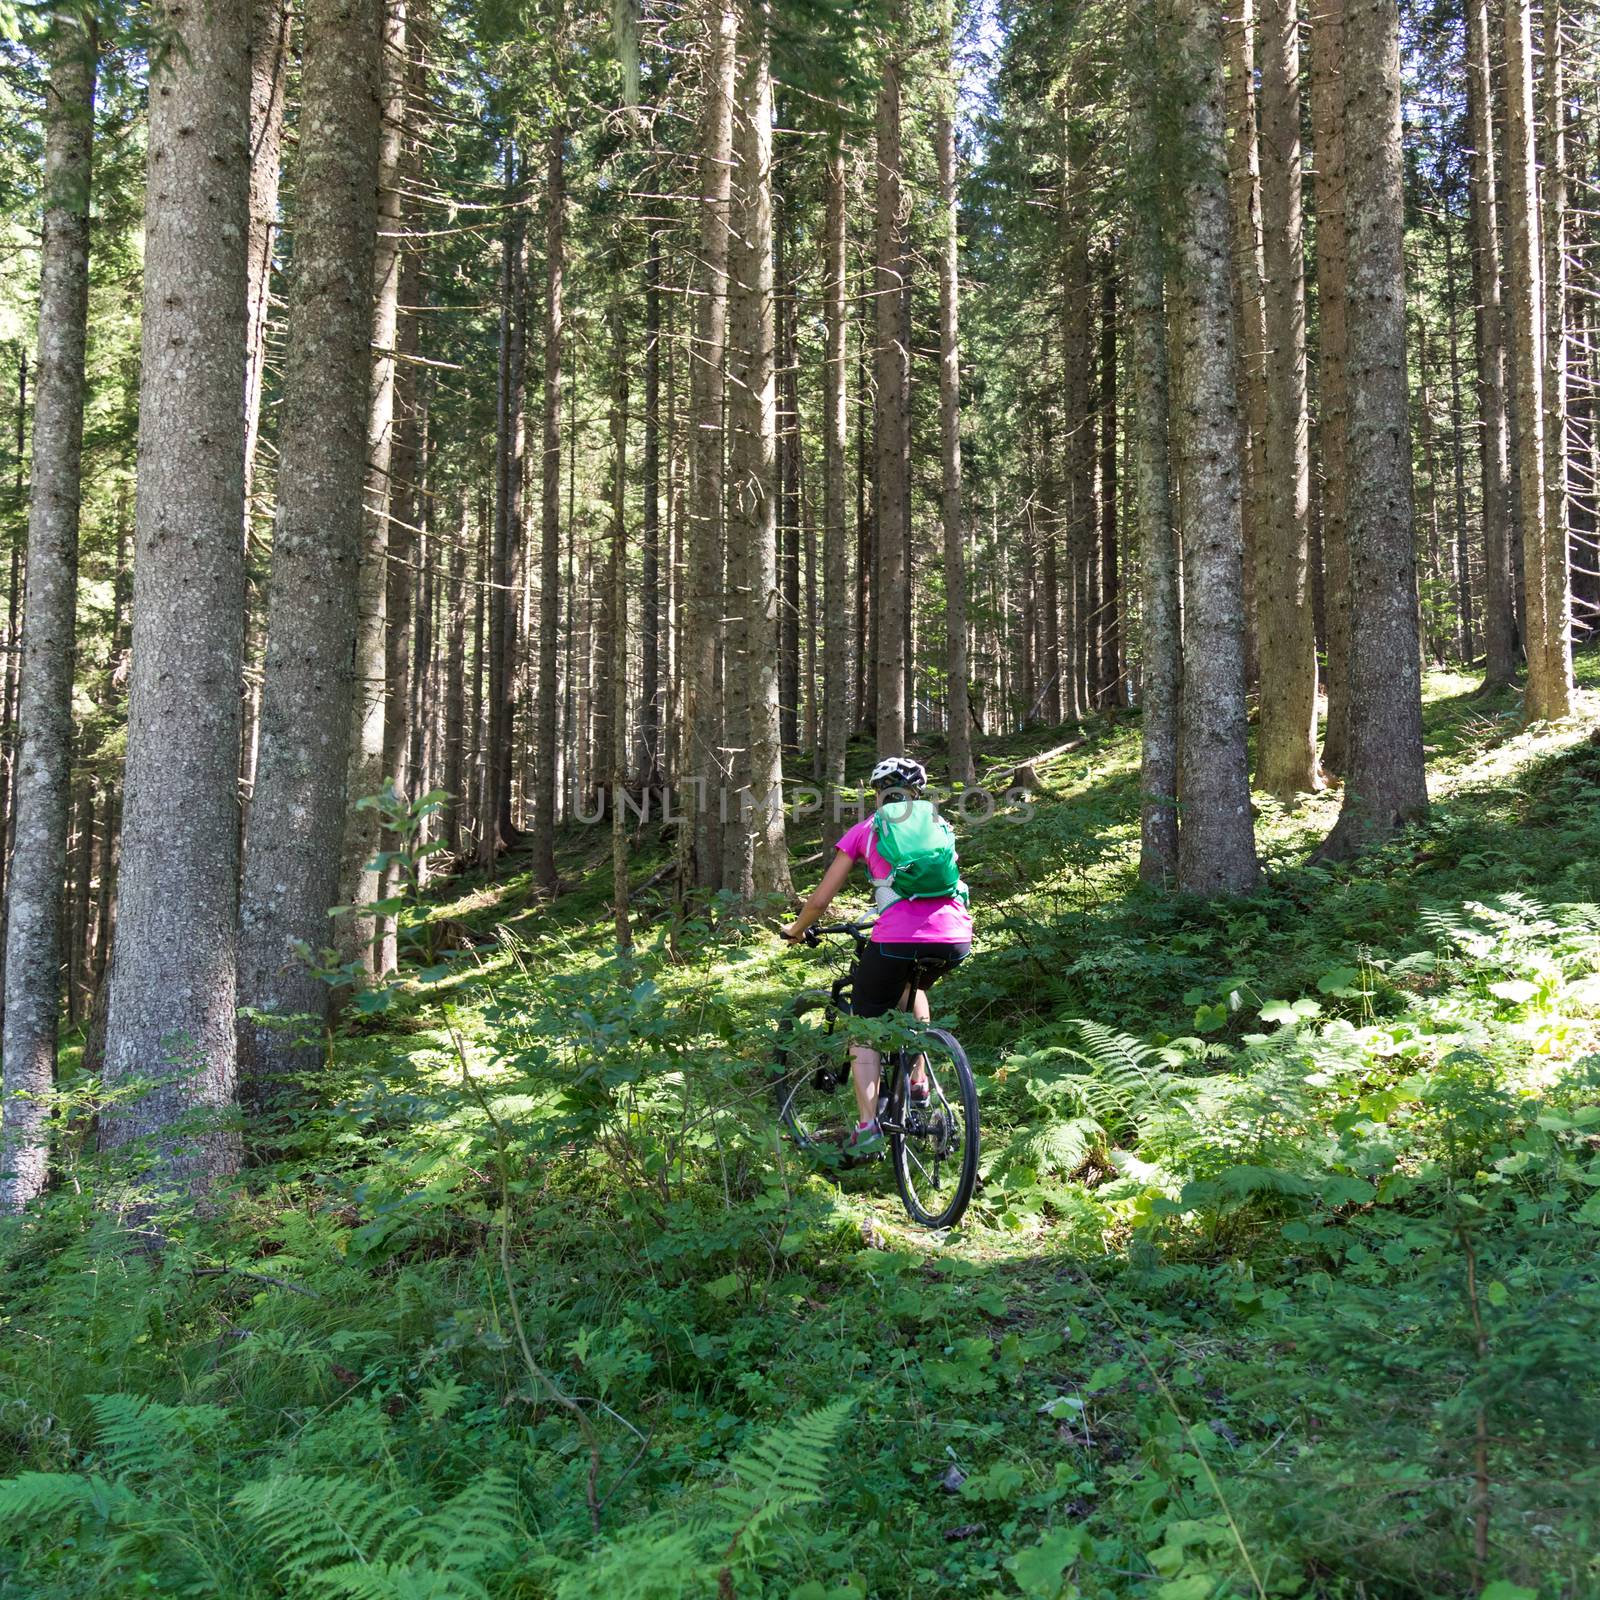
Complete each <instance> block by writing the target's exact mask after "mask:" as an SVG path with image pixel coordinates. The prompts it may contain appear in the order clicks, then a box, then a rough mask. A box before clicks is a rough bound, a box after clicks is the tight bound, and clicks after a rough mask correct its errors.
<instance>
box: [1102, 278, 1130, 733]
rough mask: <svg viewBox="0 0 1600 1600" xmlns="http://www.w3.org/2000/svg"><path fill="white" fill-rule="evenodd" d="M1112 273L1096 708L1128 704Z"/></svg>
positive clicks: (1108, 282) (1105, 355)
mask: <svg viewBox="0 0 1600 1600" xmlns="http://www.w3.org/2000/svg"><path fill="white" fill-rule="evenodd" d="M1117 520H1118V519H1117V269H1116V264H1115V262H1114V261H1113V260H1112V258H1111V257H1110V256H1109V255H1108V256H1107V257H1106V260H1105V262H1104V263H1103V265H1102V266H1101V269H1100V545H1099V551H1100V570H1099V575H1098V584H1097V589H1098V593H1099V599H1100V605H1099V625H1098V627H1097V628H1096V630H1095V639H1096V642H1097V644H1098V646H1099V661H1098V664H1097V667H1096V670H1095V673H1094V678H1095V685H1094V690H1095V704H1096V705H1097V706H1101V707H1107V706H1120V705H1125V704H1127V701H1126V698H1125V696H1124V693H1123V677H1122V620H1121V607H1122V597H1121V593H1120V583H1119V579H1118V576H1117Z"/></svg>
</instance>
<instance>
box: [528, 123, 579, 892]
mask: <svg viewBox="0 0 1600 1600" xmlns="http://www.w3.org/2000/svg"><path fill="white" fill-rule="evenodd" d="M566 140H567V123H566V114H565V109H564V108H562V109H560V110H558V112H557V115H556V118H555V122H554V125H553V126H552V127H551V129H550V134H549V143H548V146H547V148H546V151H545V185H544V203H545V225H544V226H545V236H544V254H545V262H544V272H545V280H544V411H543V419H542V435H541V438H542V447H541V451H540V457H539V687H538V700H539V704H538V714H537V717H536V724H537V725H536V728H535V733H534V744H535V748H536V750H537V754H538V765H537V766H536V768H535V771H534V784H535V788H534V800H533V873H534V877H535V878H536V879H537V880H538V882H539V884H540V885H541V886H542V887H543V888H544V889H545V890H546V891H547V892H548V893H551V894H554V893H555V892H556V890H557V889H558V888H559V887H560V879H559V878H558V876H557V873H556V786H557V782H558V779H559V762H558V760H557V744H556V737H557V727H556V660H557V651H558V649H559V647H560V633H561V402H562V393H561V391H562V385H563V382H564V376H565V375H564V374H563V372H562V362H561V356H562V350H561V340H562V338H563V336H564V332H565V299H564V297H565V292H566V270H567V177H566ZM568 605H569V609H570V607H571V596H570V595H569V596H568Z"/></svg>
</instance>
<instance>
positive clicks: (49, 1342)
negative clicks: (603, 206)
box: [0, 653, 1600, 1600]
mask: <svg viewBox="0 0 1600 1600" xmlns="http://www.w3.org/2000/svg"><path fill="white" fill-rule="evenodd" d="M1582 670H1583V675H1584V676H1585V678H1586V679H1587V681H1588V683H1589V685H1590V687H1591V689H1592V688H1594V687H1596V686H1600V658H1596V656H1595V655H1593V654H1592V653H1591V654H1590V655H1589V656H1587V657H1586V658H1585V659H1584V661H1583V663H1582ZM1471 688H1472V685H1471V683H1470V682H1469V680H1467V679H1465V678H1459V677H1447V676H1434V677H1432V678H1431V679H1430V680H1429V683H1428V695H1429V701H1428V709H1427V737H1428V741H1429V751H1430V777H1431V788H1432V792H1433V795H1434V801H1435V804H1434V810H1433V814H1432V816H1431V818H1430V820H1429V821H1428V822H1427V823H1426V824H1425V825H1423V826H1421V827H1419V828H1417V829H1415V830H1413V831H1412V832H1410V833H1408V834H1407V835H1406V836H1405V837H1404V838H1403V839H1400V840H1397V841H1396V842H1395V843H1394V844H1393V845H1392V846H1389V847H1387V848H1385V849H1383V850H1380V851H1378V852H1376V853H1374V854H1373V855H1372V856H1370V857H1368V858H1367V859H1365V860H1363V861H1361V862H1359V863H1356V864H1354V865H1352V866H1344V867H1336V868H1335V867H1323V866H1312V865H1308V864H1307V863H1308V856H1309V853H1310V850H1311V847H1312V846H1313V845H1314V844H1315V842H1316V841H1317V840H1318V839H1319V838H1320V837H1321V836H1322V835H1323V834H1324V833H1325V831H1326V829H1327V828H1328V826H1329V825H1330V823H1331V821H1332V818H1333V816H1334V814H1335V812H1336V810H1337V796H1336V795H1324V796H1319V797H1317V798H1315V799H1312V800H1309V801H1308V802H1306V803H1305V804H1303V805H1301V806H1299V807H1297V808H1294V809H1284V808H1278V807H1269V808H1268V809H1266V810H1264V811H1263V814H1262V815H1261V817H1260V836H1261V840H1262V844H1263V848H1264V851H1265V854H1266V857H1267V861H1268V868H1269V870H1268V874H1267V881H1266V884H1265V886H1264V887H1263V888H1262V890H1261V891H1260V892H1259V893H1258V894H1257V895H1256V896H1254V897H1252V898H1251V899H1249V900H1247V901H1243V902H1237V903H1231V904H1226V905H1202V904H1195V903H1186V902H1183V901H1178V900H1172V899H1166V898H1162V897H1159V896H1155V895H1152V894H1149V893H1148V892H1146V891H1144V890H1142V889H1140V887H1139V886H1138V884H1137V882H1136V875H1135V872H1134V864H1135V859H1136V853H1137V835H1138V816H1137V811H1138V794H1137V761H1138V734H1137V720H1136V719H1124V720H1123V721H1122V722H1121V723H1120V724H1119V725H1108V724H1104V723H1097V724H1095V725H1094V726H1093V727H1091V728H1090V729H1089V730H1088V733H1087V737H1086V739H1085V741H1084V742H1083V743H1082V744H1081V745H1080V746H1078V747H1077V748H1075V749H1071V750H1068V751H1066V752H1065V753H1063V754H1060V755H1058V756H1056V757H1055V758H1054V759H1052V760H1050V761H1049V762H1048V763H1045V764H1044V765H1042V767H1041V769H1040V772H1041V778H1042V781H1043V787H1042V789H1041V791H1040V792H1039V793H1038V795H1037V796H1036V798H1035V800H1034V802H1033V803H1032V804H1030V805H1029V806H1028V807H1027V808H1026V809H1025V810H1024V811H1017V809H1016V808H1010V809H1009V810H1007V811H1004V812H1003V815H1002V816H1001V817H997V818H996V820H994V821H992V822H990V823H989V824H988V825H986V826H976V825H975V826H973V827H971V828H970V829H968V830H967V831H966V832H965V834H964V836H963V838H962V843H961V848H962V858H963V870H964V872H965V874H966V876H967V879H968V881H969V883H970V884H971V886H972V890H973V899H974V905H975V908H976V911H977V915H978V924H979V931H980V943H979V947H978V949H977V951H976V952H975V954H974V956H973V958H972V959H971V960H970V961H969V962H968V963H967V964H966V965H965V966H964V967H963V968H961V969H960V970H959V971H958V972H957V973H956V974H954V975H953V976H952V977H951V978H949V979H948V980H947V981H946V982H945V983H943V984H941V985H940V987H939V988H938V989H937V990H936V991H935V1011H936V1015H939V1016H943V1017H947V1018H949V1019H951V1020H952V1022H953V1024H954V1025H955V1026H956V1027H957V1028H958V1030H959V1032H960V1034H961V1036H962V1038H963V1040H964V1041H965V1042H966V1044H967V1047H968V1050H969V1053H970V1055H971V1057H972V1059H973V1062H974V1065H975V1067H976V1069H977V1072H978V1076H979V1085H980V1095H981V1100H982V1107H983V1120H984V1154H983V1166H982V1181H981V1184H980V1188H979V1190H978V1194H977V1197H976V1199H975V1201H974V1203H973V1205H972V1208H971V1210H970V1211H969V1213H968V1216H967V1218H966V1219H965V1221H964V1222H963V1224H962V1226H961V1227H960V1228H959V1229H958V1230H956V1231H954V1232H952V1233H950V1234H948V1235H945V1236H934V1235H930V1234H927V1233H924V1232H921V1231H919V1230H917V1229H915V1228H913V1227H912V1226H910V1225H909V1224H908V1222H907V1220H906V1217H905V1214H904V1212H903V1211H902V1210H901V1209H900V1206H899V1203H898V1199H897V1198H896V1196H895V1195H894V1192H893V1187H892V1182H891V1180H890V1177H889V1174H888V1173H887V1171H885V1170H882V1169H881V1168H874V1169H870V1170H867V1171H864V1172H859V1173H852V1174H849V1175H847V1176H846V1177H845V1178H844V1179H843V1181H842V1186H841V1184H839V1183H838V1182H836V1181H835V1180H833V1179H830V1178H829V1177H828V1176H827V1175H825V1174H822V1173H813V1172H807V1171H805V1170H803V1169H802V1168H801V1167H800V1166H799V1165H798V1164H797V1163H796V1161H795V1160H794V1158H793V1157H792V1156H789V1155H785V1154H784V1153H783V1151H782V1149H781V1147H780V1146H779V1145H778V1143H777V1142H776V1140H775V1138H774V1131H773V1126H772V1120H771V1114H770V1106H769V1101H768V1097H767V1095H766V1093H765V1091H764V1086H763V1083H762V1067H763V1064H764V1062H765V1060H766V1057H767V1053H768V1051H769V1050H770V1048H771V1043H772V1038H773V1028H774V1024H775V1019H776V1017H777V1015H778V1013H779V1011H780V1009H781V1008H782V1007H783V1005H784V1004H785V1003H786V1001H787V999H788V997H789V996H790V995H792V994H793V993H794V992H796V991H797V990H798V989H799V988H801V987H802V986H804V985H805V984H807V983H811V982H814V981H815V980H816V979H817V978H818V977H819V976H822V975H823V973H824V970H825V969H824V968H823V963H822V958H821V957H818V956H815V955H812V954H809V953H807V954H801V955H796V954H795V953H793V952H789V951H787V950H785V949H783V948H781V947H779V946H778V945H777V943H776V941H775V940H774V939H773V938H772V936H771V935H770V933H768V932H766V931H764V930H763V929H762V928H760V927H759V926H758V925H756V924H754V923H751V922H737V921H735V920H733V919H732V918H731V917H729V916H728V915H727V914H726V912H725V908H713V910H712V911H711V912H710V913H708V915H707V917H706V918H705V919H703V920H701V921H697V922H696V923H694V924H692V925H691V926H690V927H689V928H688V929H687V930H685V932H684V935H683V938H682V940H681V943H680V948H679V950H678V952H677V955H676V957H675V958H673V957H671V956H670V955H669V952H668V950H667V928H668V921H669V918H668V915H667V913H668V909H669V908H668V906H667V904H666V901H665V899H664V897H663V896H664V891H662V890H660V889H658V888H644V887H642V886H644V885H647V884H648V883H650V881H651V880H652V879H653V878H654V877H655V876H656V875H657V873H658V871H659V869H660V867H661V866H662V864H663V863H664V862H665V860H666V857H667V849H668V845H667V841H666V839H665V837H664V836H662V835H659V834H658V833H657V832H656V831H655V830H648V831H647V832H646V833H645V834H644V835H643V836H641V837H640V838H638V839H637V840H636V841H635V845H634V849H633V853H632V876H633V880H634V883H635V885H636V886H641V888H640V892H639V893H638V894H637V895H636V913H637V916H638V922H637V926H638V927H639V930H640V945H639V949H638V951H637V952H636V956H635V959H634V961H633V962H632V963H630V964H622V963H619V962H618V961H617V959H616V958H615V957H614V956H613V955H612V954H611V939H612V935H611V930H610V922H609V913H608V909H607V904H606V894H607V889H608V884H609V849H610V841H609V833H608V831H607V830H606V829H605V828H601V827H596V828H588V829H585V828H574V829H573V830H571V833H570V835H569V837H568V838H567V839H566V841H565V843H564V848H563V856H562V868H563V872H564V875H565V876H566V877H567V878H568V880H569V881H570V882H571V884H572V885H573V887H572V889H571V891H570V892H569V893H566V894H564V895H563V896H561V897H560V898H559V899H558V900H557V901H556V902H555V903H554V904H545V903H541V901H540V899H539V897H538V895H537V894H536V893H535V891H534V889H533V887H532V885H531V883H530V881H529V879H528V877H527V875H526V873H525V871H524V870H523V867H524V863H522V862H521V860H520V858H516V857H513V859H512V860H511V861H510V862H509V863H507V864H506V865H505V866H504V867H503V869H502V872H501V873H500V875H499V881H497V882H495V883H492V884H491V883H486V882H483V881H481V880H478V879H474V878H471V877H467V878H462V879H457V880H453V881H451V882H450V883H449V884H447V885H445V886H443V887H441V889H439V890H438V891H437V892H436V893H435V895H434V897H433V898H431V899H429V900H428V901H426V902H425V903H424V904H421V905H419V907H418V908H417V909H416V911H415V913H414V914H413V915H412V916H411V917H410V919H409V926H408V933H409V937H410V940H411V947H410V957H409V963H410V964H409V965H408V966H407V968H406V969H405V971H404V973H403V981H401V982H398V983H396V984H395V985H394V986H392V987H391V988H389V989H387V990H384V991H381V992H379V993H376V994H374V995H373V996H371V997H369V998H368V999H367V1001H366V1002H365V1004H366V1006H367V1008H368V1011H367V1014H365V1015H362V1016H358V1017H356V1018H354V1019H353V1020H352V1021H351V1022H350V1023H348V1024H347V1025H346V1026H344V1027H343V1028H342V1029H341V1030H340V1031H339V1032H338V1033H337V1034H336V1036H335V1037H334V1038H333V1039H332V1040H331V1041H330V1043H329V1051H328V1060H327V1064H326V1066H325V1068H324V1069H323V1070H322V1072H321V1073H320V1074H319V1075H318V1079H317V1083H318V1095H319V1097H320V1109H316V1110H306V1111H300V1112H297V1113H295V1114H294V1115H292V1116H280V1117H279V1118H277V1119H276V1120H275V1122H274V1123H273V1125H272V1128H271V1131H270V1133H269V1134H268V1135H267V1136H265V1137H263V1138H262V1139H261V1140H260V1141H259V1142H258V1143H257V1145H256V1147H255V1149H254V1155H255V1158H256V1164H255V1166H254V1167H253V1169H252V1171H251V1172H250V1174H249V1176H248V1179H247V1181H246V1182H245V1183H244V1184H243V1185H242V1186H241V1188H240V1190H239V1192H238V1194H237V1196H236V1197H235V1199H234V1201H233V1202H232V1203H231V1204H230V1205H228V1206H227V1207H226V1208H225V1209H224V1210H223V1211H222V1213H221V1214H220V1215H218V1216H215V1217H212V1218H210V1219H201V1218H197V1217H193V1216H188V1217H174V1218H173V1219H171V1220H170V1222H169V1224H168V1227H169V1233H170V1237H171V1241H172V1242H171V1244H170V1245H169V1247H168V1249H167V1250H166V1252H165V1253H164V1255H163V1256H162V1257H161V1258H160V1259H158V1260H153V1259H151V1258H149V1257H147V1256H145V1255H141V1254H139V1253H138V1252H133V1251H130V1250H129V1249H127V1248H126V1245H125V1240H124V1239H123V1238H122V1237H121V1236H119V1231H118V1225H117V1223H116V1222H115V1221H113V1220H108V1218H107V1216H106V1214H105V1208H104V1207H103V1206H102V1205H100V1204H98V1203H97V1202H98V1201H99V1199H100V1197H102V1196H103V1195H105V1194H108V1193H114V1192H116V1191H117V1185H118V1184H120V1183H122V1182H125V1181H126V1177H125V1175H119V1174H115V1173H107V1172H105V1171H102V1170H100V1169H99V1168H98V1167H97V1166H96V1165H95V1163H94V1161H93V1160H92V1159H91V1158H90V1156H89V1155H88V1154H87V1153H86V1152H82V1153H79V1154H78V1155H76V1156H75V1157H74V1158H73V1165H72V1166H71V1169H70V1171H69V1173H68V1178H69V1180H70V1181H68V1182H67V1183H66V1184H64V1185H63V1188H62V1192H61V1193H60V1194H59V1195H58V1196H57V1197H56V1198H55V1199H54V1200H53V1201H52V1203H51V1204H50V1205H48V1206H47V1207H46V1208H45V1209H44V1210H43V1212H42V1213H41V1214H40V1215H39V1217H38V1218H37V1219H36V1220H35V1221H34V1222H33V1223H32V1224H31V1225H30V1226H29V1227H28V1228H26V1229H20V1230H19V1229H13V1230H11V1231H9V1232H7V1233H5V1234H0V1476H5V1475H11V1476H9V1477H8V1478H7V1481H5V1482H3V1483H0V1596H4V1597H11V1596H18V1597H21V1596H28V1597H30V1600H35V1597H39V1600H42V1597H47V1596H48V1597H54V1596H63V1597H64V1596H80V1595H82V1596H87V1595H91V1594H92V1595H97V1596H106V1595H116V1596H120V1595H163V1596H165V1595H223V1596H268V1595H280V1594H287V1595H296V1596H298V1595H308V1596H316V1595H349V1596H377V1595H387V1596H408V1597H422V1596H434V1597H440V1600H442V1597H448V1596H466V1595H485V1594H489V1595H494V1596H544V1595H553V1596H560V1597H562V1600H578V1597H583V1596H594V1597H597V1600H598V1597H604V1600H629V1597H639V1600H647V1597H662V1600H667V1597H676V1596H680V1595H684V1596H687V1595H717V1596H719V1597H725V1596H740V1597H750V1596H757V1595H762V1596H773V1597H781V1600H845V1597H848V1596H878V1597H885V1600H887V1597H895V1596H903V1595H917V1596H929V1597H932V1596H957V1595H961V1596H990V1595H993V1596H1015V1595H1018V1594H1021V1595H1026V1596H1034V1597H1045V1600H1049V1597H1058V1596H1082V1597H1087V1600H1097V1597H1101V1596H1105V1597H1120V1596H1140V1597H1150V1600H1228V1597H1239V1600H1245V1597H1252V1596H1257V1597H1264V1596H1268V1595H1271V1596H1278V1595H1284V1596H1306V1597H1313V1596H1314V1597H1327V1600H1357V1597H1366V1600H1403V1597H1418V1600H1421V1597H1434V1596H1439V1597H1446V1596H1448V1597H1455V1596H1467V1597H1472V1600H1558V1597H1560V1600H1592V1597H1594V1596H1597V1595H1600V1465H1597V1463H1600V1452H1597V1449H1596V1446H1597V1444H1600V1438H1597V1434H1600V1366H1597V1364H1596V1362H1595V1359H1594V1351H1595V1348H1596V1340H1597V1337H1600V1266H1597V1258H1596V1251H1595V1246H1596V1243H1597V1237H1600V1054H1597V1052H1600V743H1597V742H1596V740H1595V739H1593V738H1591V737H1590V727H1589V725H1586V724H1582V723H1580V722H1578V721H1575V722H1574V723H1573V724H1571V725H1570V726H1562V727H1558V728H1554V729H1544V730H1541V731H1539V732H1538V733H1536V734H1531V735H1529V734H1523V733H1521V732H1520V731H1519V729H1518V725H1517V721H1516V704H1515V702H1514V700H1513V699H1512V698H1510V697H1506V698H1504V699H1501V700H1484V699H1479V698H1474V697H1473V695H1472V694H1471V692H1470V691H1471ZM1593 703H1594V701H1593V697H1592V696H1591V704H1593ZM1067 739H1068V732H1067V731H1065V730H1057V731H1052V730H1032V731H1030V733H1029V735H1028V736H1027V737H1026V738H1019V739H1013V740H1009V741H1007V742H1005V743H1004V744H1003V745H998V744H996V745H991V746H990V747H989V748H988V749H987V750H986V752H985V765H986V767H987V768H988V769H989V770H990V771H991V772H992V773H993V774H994V775H995V781H996V784H997V787H998V785H999V782H1000V780H1001V779H1003V776H1004V775H1005V774H1007V773H1009V771H1010V770H1011V768H1012V767H1013V766H1014V765H1015V764H1016V762H1017V761H1018V759H1019V758H1022V757H1025V756H1028V755H1030V754H1035V753H1037V752H1039V751H1042V750H1045V749H1049V748H1052V747H1054V746H1057V745H1059V744H1062V743H1064V742H1066V741H1067ZM862 757H863V759H865V752H863V753H862ZM930 759H931V764H933V765H934V767H935V769H937V752H930ZM824 842H825V841H824V839H823V836H822V830H821V827H820V823H816V824H814V825H813V826H812V830H811V831H810V833H809V834H807V835H805V836H797V837H796V839H795V873H796V880H797V882H798V883H802V884H809V883H810V882H812V881H814V880H815V877H816V876H817V873H818V871H819V869H820V865H821V861H822V856H823V852H822V849H821V846H822V844H823V843H824ZM86 1092H87V1091H86Z"/></svg>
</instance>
